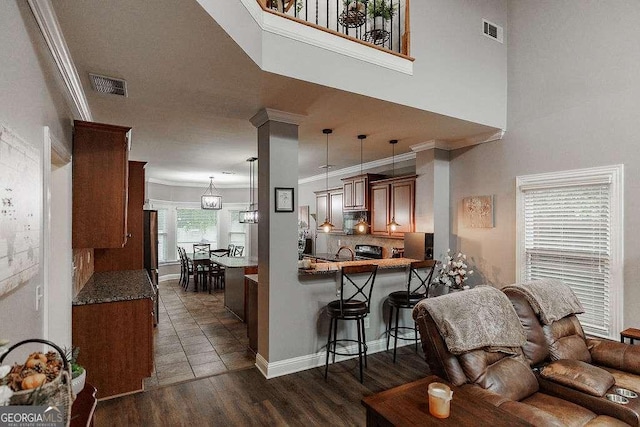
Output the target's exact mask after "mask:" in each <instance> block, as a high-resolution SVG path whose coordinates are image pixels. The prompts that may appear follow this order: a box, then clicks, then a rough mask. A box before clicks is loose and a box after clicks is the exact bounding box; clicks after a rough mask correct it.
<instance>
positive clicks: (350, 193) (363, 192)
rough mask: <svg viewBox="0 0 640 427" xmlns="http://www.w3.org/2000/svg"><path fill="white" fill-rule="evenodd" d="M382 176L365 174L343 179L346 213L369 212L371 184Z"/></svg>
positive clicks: (343, 208)
mask: <svg viewBox="0 0 640 427" xmlns="http://www.w3.org/2000/svg"><path fill="white" fill-rule="evenodd" d="M381 178H382V176H381V175H373V174H363V175H357V176H352V177H350V178H343V179H342V182H343V184H342V191H343V205H342V210H343V211H345V212H358V211H368V210H369V209H370V207H369V183H370V182H371V181H375V180H376V179H381Z"/></svg>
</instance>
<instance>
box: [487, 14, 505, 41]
mask: <svg viewBox="0 0 640 427" xmlns="http://www.w3.org/2000/svg"><path fill="white" fill-rule="evenodd" d="M482 32H483V33H484V35H485V36H487V37H489V38H491V39H494V40H497V41H499V42H500V43H502V39H503V30H502V27H501V26H499V25H496V24H494V23H493V22H489V21H487V20H486V19H483V20H482Z"/></svg>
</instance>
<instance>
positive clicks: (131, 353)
mask: <svg viewBox="0 0 640 427" xmlns="http://www.w3.org/2000/svg"><path fill="white" fill-rule="evenodd" d="M72 313H73V346H74V347H78V348H79V349H80V353H79V356H78V363H80V364H81V365H82V366H84V367H85V368H86V370H87V382H89V383H91V384H93V385H94V386H95V387H96V388H97V389H98V393H97V396H98V398H99V399H104V398H106V397H111V396H117V395H119V394H125V393H131V392H136V391H141V390H142V387H143V386H142V382H143V380H144V379H145V378H147V377H149V376H151V374H152V372H153V317H152V316H153V302H152V300H151V299H148V298H144V299H135V300H127V301H117V302H106V303H99V304H84V305H74V306H73V311H72Z"/></svg>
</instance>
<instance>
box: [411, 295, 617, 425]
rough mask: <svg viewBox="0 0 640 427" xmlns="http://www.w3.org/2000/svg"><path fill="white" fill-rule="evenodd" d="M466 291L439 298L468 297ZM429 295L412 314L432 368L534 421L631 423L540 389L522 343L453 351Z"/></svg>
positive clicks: (449, 380) (512, 411)
mask: <svg viewBox="0 0 640 427" xmlns="http://www.w3.org/2000/svg"><path fill="white" fill-rule="evenodd" d="M465 292H466V291H465ZM465 292H460V293H456V294H452V295H447V296H443V297H439V298H464V297H465ZM426 301H428V300H423V302H421V303H420V304H418V305H417V306H416V308H415V309H414V311H413V318H414V320H415V321H416V323H417V324H418V328H419V330H420V338H421V341H422V347H423V350H424V354H425V358H426V361H427V363H428V364H429V367H430V369H431V372H432V373H433V374H436V375H438V376H439V377H441V378H443V379H444V380H446V381H448V382H450V383H452V384H453V385H455V386H460V387H464V388H465V389H467V390H469V392H471V393H473V394H474V395H475V396H477V397H478V399H483V400H485V401H488V402H489V403H491V404H493V405H495V406H497V407H499V408H500V409H502V410H505V411H507V412H509V413H511V414H513V415H515V416H517V417H519V418H521V419H523V420H525V421H527V422H529V423H531V424H532V425H535V426H571V427H573V426H602V425H610V426H621V425H627V424H626V423H623V422H621V421H620V420H618V419H615V418H613V417H609V416H607V415H601V413H600V412H598V411H597V410H590V409H586V408H584V407H582V406H580V405H578V404H575V403H572V402H569V401H567V400H565V399H562V398H559V397H557V396H553V395H551V394H548V393H546V392H543V391H541V390H540V387H539V384H538V379H537V378H536V376H535V375H534V373H533V372H532V370H531V368H530V366H529V364H528V363H527V361H526V359H525V357H524V354H523V353H522V350H521V349H518V351H517V354H508V353H504V352H500V351H495V350H494V351H489V350H487V349H484V348H481V349H476V350H471V351H467V352H464V353H462V354H457V355H455V354H453V353H451V352H450V351H449V349H448V348H447V345H446V343H445V340H444V339H443V336H442V335H441V333H440V331H439V329H438V327H437V326H436V323H435V321H434V319H433V317H432V316H431V314H430V313H429V311H428V309H427V308H426V306H425V302H426ZM469 308H470V309H471V310H472V309H473V308H472V307H469ZM478 320H479V321H481V320H480V319H478ZM482 321H486V320H482ZM495 321H498V322H499V321H500V319H495Z"/></svg>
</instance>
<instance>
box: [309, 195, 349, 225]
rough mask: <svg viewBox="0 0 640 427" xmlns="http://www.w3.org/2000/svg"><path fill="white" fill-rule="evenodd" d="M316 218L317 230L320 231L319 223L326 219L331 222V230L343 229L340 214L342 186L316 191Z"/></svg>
mask: <svg viewBox="0 0 640 427" xmlns="http://www.w3.org/2000/svg"><path fill="white" fill-rule="evenodd" d="M315 194H316V218H317V221H316V223H317V230H318V231H322V229H321V228H320V224H322V223H323V222H324V220H325V219H328V220H329V222H330V223H332V224H333V229H332V230H331V231H332V232H342V231H343V229H344V225H343V224H344V216H343V215H342V205H343V196H344V194H343V192H342V188H333V189H330V190H328V191H316V193H315Z"/></svg>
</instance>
